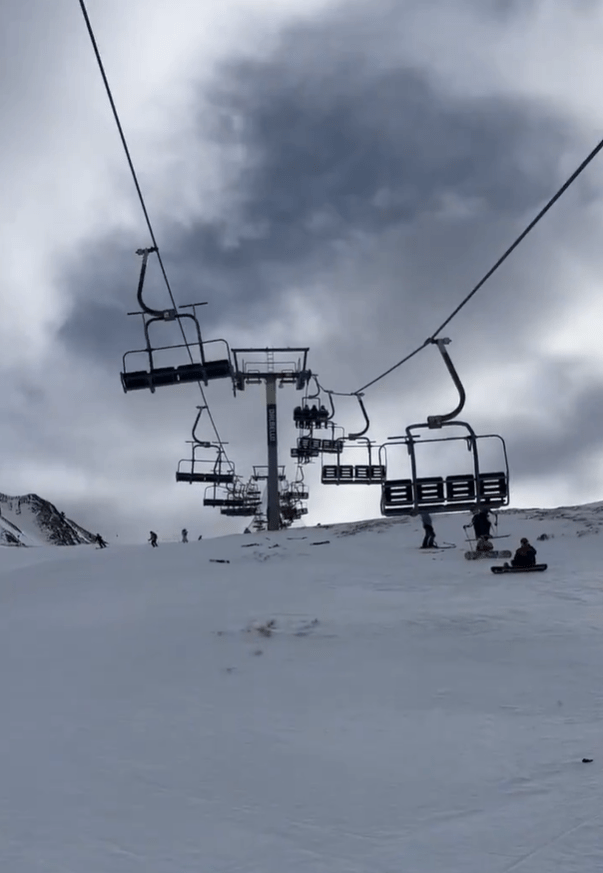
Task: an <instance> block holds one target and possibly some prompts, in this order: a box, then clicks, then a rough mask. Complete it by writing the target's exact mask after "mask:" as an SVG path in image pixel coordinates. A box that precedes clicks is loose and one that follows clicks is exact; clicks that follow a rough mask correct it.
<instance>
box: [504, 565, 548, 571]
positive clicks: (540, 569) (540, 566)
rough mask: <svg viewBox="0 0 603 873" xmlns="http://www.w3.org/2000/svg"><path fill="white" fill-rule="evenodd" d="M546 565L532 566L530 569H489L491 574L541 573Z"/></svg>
mask: <svg viewBox="0 0 603 873" xmlns="http://www.w3.org/2000/svg"><path fill="white" fill-rule="evenodd" d="M547 567H548V564H534V565H533V566H532V567H490V569H491V570H492V572H493V573H542V572H543V571H544V570H546V568H547Z"/></svg>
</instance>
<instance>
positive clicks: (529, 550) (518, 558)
mask: <svg viewBox="0 0 603 873" xmlns="http://www.w3.org/2000/svg"><path fill="white" fill-rule="evenodd" d="M535 563H536V549H535V548H534V546H532V545H530V543H529V541H528V540H527V539H526V537H522V538H521V545H520V546H519V548H518V549H517V551H516V552H515V557H514V558H513V560H512V561H511V566H512V567H533V566H534V564H535Z"/></svg>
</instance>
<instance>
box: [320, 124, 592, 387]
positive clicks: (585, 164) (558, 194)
mask: <svg viewBox="0 0 603 873" xmlns="http://www.w3.org/2000/svg"><path fill="white" fill-rule="evenodd" d="M602 149H603V139H601V140H600V141H599V143H598V144H597V145H596V146H595V147H594V149H593V150H592V151H591V152H590V153H589V154H588V155H587V156H586V158H585V159H584V160H583V161H582V163H581V164H580V165H579V166H578V167H577V168H576V169H575V170H574V172H573V173H572V174H571V176H569V178H568V179H566V181H565V182H564V183H563V185H562V186H561V187H560V188H559V190H558V191H557V192H556V193H555V194H553V196H552V197H551V198H550V200H548V201H547V203H546V204H545V205H544V206H543V207H542V209H541V210H540V211H539V212H538V214H537V215H536V216H535V217H534V218H533V219H532V221H530V223H529V224H528V226H527V227H526V228H525V229H524V230H523V231H522V233H520V234H519V236H518V237H517V239H516V240H515V241H514V242H513V243H512V244H511V245H510V246H509V248H508V249H507V250H506V251H505V252H504V253H503V254H502V255H501V257H500V258H499V259H498V260H497V261H496V263H495V264H494V265H493V266H492V267H491V268H490V269H489V270H488V272H487V273H486V274H485V275H484V276H483V277H482V278H481V279H480V281H479V282H478V283H477V285H475V286H474V287H473V288H472V289H471V291H470V292H469V294H467V296H466V297H464V298H463V300H461V302H460V303H459V305H458V306H457V307H456V309H454V310H453V311H452V312H451V314H450V315H449V316H448V318H446V320H445V321H443V322H442V324H441V325H440V326H439V327H438V328H437V329H436V330H435V331H434V332H433V333H432V334H431V336H430V337H429V338H428V339H426V340H425V342H424V343H422V344H421V345H420V346H418V347H417V348H416V349H415V350H414V351H412V352H411V353H410V354H408V355H406V356H405V357H404V358H402V360H401V361H398V362H397V363H396V364H394V365H393V366H392V367H390V368H389V369H387V370H385V372H384V373H381V375H379V376H377V377H376V378H375V379H371V381H370V382H367V383H366V385H363V386H362V387H361V388H358V390H357V391H349V392H336V391H332V392H329V393H331V394H338V393H339V394H340V395H341V396H348V397H349V396H352V395H353V394H359V393H360V392H361V391H366V389H367V388H371V387H372V386H373V385H375V384H376V383H377V382H380V381H381V379H384V378H385V377H386V376H389V374H390V373H393V371H394V370H397V369H398V367H401V366H402V364H405V363H406V362H407V361H409V360H410V359H411V358H413V357H414V356H415V355H417V354H418V353H419V352H420V351H422V349H424V348H425V346H427V345H429V344H430V343H431V342H433V341H434V340H435V338H436V337H437V336H438V334H440V333H441V332H442V331H443V330H444V328H445V327H447V326H448V325H449V324H450V322H451V321H452V319H453V318H454V317H455V316H456V315H458V313H459V312H460V311H461V309H463V307H464V306H466V305H467V303H469V301H470V300H471V298H472V297H474V295H475V294H477V292H478V291H479V290H480V289H481V288H482V287H483V286H484V285H485V284H486V282H487V281H488V279H490V278H491V277H492V276H493V275H494V273H496V271H497V270H498V269H499V267H501V266H502V265H503V264H504V262H505V261H506V260H507V258H508V257H509V256H510V255H511V254H512V253H513V252H514V251H515V249H516V248H517V247H518V246H519V245H520V243H522V242H523V241H524V239H525V238H526V237H527V235H528V234H529V233H530V232H531V231H532V230H534V228H535V227H536V225H537V224H538V223H539V222H540V221H541V220H542V219H543V218H544V216H545V215H546V214H547V212H548V211H549V210H550V209H551V208H552V207H553V206H554V205H555V203H556V202H557V201H558V200H559V199H560V198H561V197H562V195H563V194H565V192H566V191H567V189H568V188H569V187H570V186H571V185H573V183H574V182H575V181H576V179H577V178H578V176H580V175H581V174H582V173H583V172H584V170H585V169H586V168H587V167H588V165H589V164H590V163H591V162H592V161H593V160H594V159H595V158H596V157H597V155H598V154H599V152H600V151H601V150H602ZM323 390H326V389H323Z"/></svg>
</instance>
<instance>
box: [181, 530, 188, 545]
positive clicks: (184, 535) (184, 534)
mask: <svg viewBox="0 0 603 873" xmlns="http://www.w3.org/2000/svg"><path fill="white" fill-rule="evenodd" d="M182 542H183V543H188V531H187V529H186V528H185V527H183V528H182Z"/></svg>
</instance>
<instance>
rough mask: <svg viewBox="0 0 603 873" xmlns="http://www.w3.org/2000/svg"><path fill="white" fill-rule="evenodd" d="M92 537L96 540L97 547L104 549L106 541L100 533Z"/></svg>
mask: <svg viewBox="0 0 603 873" xmlns="http://www.w3.org/2000/svg"><path fill="white" fill-rule="evenodd" d="M94 539H95V540H96V545H97V546H98V547H99V549H106V548H107V543H106V542H105V540H104V539H103V538H102V536H101V535H100V534H97V535H96V536H95V537H94Z"/></svg>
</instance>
